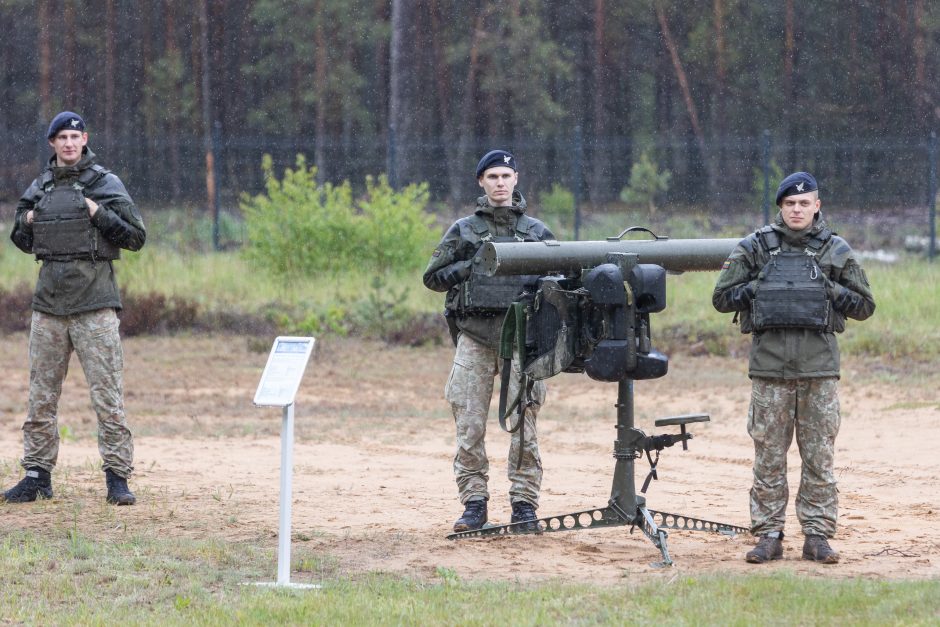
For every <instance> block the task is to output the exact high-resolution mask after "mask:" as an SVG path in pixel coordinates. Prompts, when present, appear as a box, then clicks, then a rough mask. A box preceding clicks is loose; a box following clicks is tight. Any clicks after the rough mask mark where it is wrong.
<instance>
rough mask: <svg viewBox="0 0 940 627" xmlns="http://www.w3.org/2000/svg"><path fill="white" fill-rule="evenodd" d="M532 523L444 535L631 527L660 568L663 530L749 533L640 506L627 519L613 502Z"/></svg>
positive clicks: (665, 550)
mask: <svg viewBox="0 0 940 627" xmlns="http://www.w3.org/2000/svg"><path fill="white" fill-rule="evenodd" d="M535 524H536V529H532V523H531V522H518V523H511V524H508V525H493V526H487V527H483V528H482V529H474V530H471V531H461V532H459V533H452V534H450V535H449V536H447V539H448V540H463V539H464V538H481V537H493V536H506V535H526V534H541V533H550V532H555V531H576V530H580V529H595V528H599V527H621V526H625V525H630V526H631V527H639V529H640V531H642V532H643V535H645V536H646V537H647V538H649V540H650V541H651V542H652V543H653V545H654V546H655V547H656V548H658V549H659V551H660V553H661V554H662V556H663V561H662V565H665V566H669V565H671V564H672V560H671V559H670V557H669V550H668V547H667V546H666V537H667V535H668V534H667V533H666V531H665V530H666V529H675V530H677V531H706V532H709V533H720V534H722V535H727V536H731V537H734V536H736V535H737V534H739V533H741V534H748V533H750V530H749V529H748V528H746V527H739V526H737V525H731V524H728V523H720V522H714V521H711V520H704V519H701V518H694V517H692V516H686V515H684V514H672V513H668V512H659V511H656V510H651V509H647V508H646V507H642V506H639V507H637V509H636V512H635V513H634V514H633V515H632V516H630V515H628V514H627V513H626V512H625V511H624V510H623V509H622V508H621V507H619V506H617V505H616V504H614V503H611V504H609V505H608V506H607V507H598V508H595V509H586V510H584V511H580V512H572V513H570V514H559V515H557V516H546V517H545V518H539V519H538V520H536V521H535ZM631 532H632V529H631Z"/></svg>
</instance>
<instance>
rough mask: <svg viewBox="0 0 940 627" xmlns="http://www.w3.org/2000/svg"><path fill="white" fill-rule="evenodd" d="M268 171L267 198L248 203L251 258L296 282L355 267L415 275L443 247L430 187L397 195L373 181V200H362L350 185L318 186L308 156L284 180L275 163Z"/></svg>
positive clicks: (369, 192) (244, 204) (369, 187)
mask: <svg viewBox="0 0 940 627" xmlns="http://www.w3.org/2000/svg"><path fill="white" fill-rule="evenodd" d="M261 167H262V170H263V171H264V174H265V179H266V184H265V188H266V192H265V193H264V194H259V195H257V196H255V197H249V196H247V195H245V196H243V197H242V201H241V208H242V211H243V213H244V216H245V226H246V230H247V233H248V242H247V243H246V246H245V248H244V254H245V255H246V256H247V258H248V259H249V260H250V261H252V262H254V263H256V264H257V265H258V266H259V267H261V268H264V269H266V270H268V271H270V272H271V273H272V274H274V275H275V276H278V277H280V278H281V279H284V280H286V281H288V282H289V281H290V279H291V278H292V277H297V276H300V275H302V274H311V273H318V272H329V273H335V272H337V271H340V270H343V269H347V268H350V267H353V266H356V267H360V268H364V269H366V270H370V271H374V272H377V273H384V272H389V271H399V270H407V269H414V268H415V267H417V266H419V265H420V264H421V263H423V261H424V259H425V258H426V255H427V251H429V250H430V249H431V248H433V246H434V244H435V242H436V240H437V233H435V231H434V229H432V228H431V225H432V224H433V217H432V216H430V215H428V214H427V213H425V211H424V209H425V207H426V205H427V203H428V197H429V195H428V188H427V184H424V183H422V184H420V185H409V186H408V187H405V188H404V189H402V190H400V191H395V190H393V189H392V188H391V187H390V186H389V184H388V179H387V178H386V177H385V176H380V177H379V178H378V179H373V178H372V177H367V179H366V194H365V196H364V197H363V198H361V199H358V200H356V199H354V198H353V193H352V187H351V186H350V184H349V181H344V182H343V183H342V184H340V185H333V184H332V183H325V184H323V185H320V184H318V183H317V180H316V176H317V170H316V167H314V166H310V167H308V166H307V164H306V160H305V158H304V157H303V155H298V156H297V161H296V168H294V169H291V168H287V169H286V170H285V171H284V176H283V178H282V179H280V180H278V179H277V177H276V176H275V174H274V167H273V163H272V160H271V157H270V155H265V157H264V159H263V161H262V166H261Z"/></svg>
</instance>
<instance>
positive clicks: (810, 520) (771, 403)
mask: <svg viewBox="0 0 940 627" xmlns="http://www.w3.org/2000/svg"><path fill="white" fill-rule="evenodd" d="M839 423H840V416H839V393H838V380H837V379H836V378H835V377H826V378H820V379H796V380H784V379H763V378H758V377H755V378H754V380H753V382H752V385H751V408H750V411H749V413H748V420H747V432H748V433H749V434H750V436H751V439H753V440H754V485H753V486H752V487H751V532H752V533H753V534H754V535H764V534H766V533H769V532H771V531H783V526H784V519H785V517H786V510H787V502H788V501H789V488H788V487H787V451H788V450H789V448H790V444H791V443H792V441H793V434H794V432H795V433H796V444H797V447H798V448H799V451H800V458H801V460H802V462H803V463H802V468H801V474H800V487H799V491H798V492H797V494H796V516H797V519H798V520H799V521H800V525H801V526H802V530H803V533H804V534H806V535H820V536H825V537H827V538H831V537H832V536H833V535H834V534H835V531H836V518H837V515H838V509H839V491H838V489H837V488H836V478H835V475H834V474H833V463H834V454H835V441H836V435H837V434H838V433H839Z"/></svg>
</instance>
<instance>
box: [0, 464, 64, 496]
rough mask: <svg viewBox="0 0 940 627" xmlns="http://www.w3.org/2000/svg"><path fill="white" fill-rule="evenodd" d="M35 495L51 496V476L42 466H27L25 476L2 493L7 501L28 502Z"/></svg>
mask: <svg viewBox="0 0 940 627" xmlns="http://www.w3.org/2000/svg"><path fill="white" fill-rule="evenodd" d="M37 497H42V498H44V499H51V498H52V476H51V475H50V474H49V471H48V470H43V469H42V468H36V467H33V468H27V469H26V476H25V477H23V478H22V479H21V480H20V482H19V483H17V484H16V485H15V486H13V487H12V488H10V489H9V490H7V491H6V492H4V493H3V500H4V501H6V502H7V503H29V502H30V501H35V500H36V498H37Z"/></svg>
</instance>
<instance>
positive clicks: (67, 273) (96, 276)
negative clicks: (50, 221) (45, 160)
mask: <svg viewBox="0 0 940 627" xmlns="http://www.w3.org/2000/svg"><path fill="white" fill-rule="evenodd" d="M94 164H95V154H94V153H93V152H91V151H90V150H88V148H87V147H86V148H85V149H84V150H83V151H82V159H81V161H79V162H78V163H77V164H75V165H74V166H69V167H57V166H56V165H55V156H53V157H52V158H51V159H50V160H49V165H48V166H46V169H47V170H51V171H52V176H53V183H54V185H71V184H72V183H74V182H76V181H77V180H78V177H79V175H80V174H81V172H82V171H83V170H85V169H86V168H89V167H91V166H92V165H94ZM45 171H46V170H43V173H45ZM41 178H42V173H41V174H40V176H39V177H37V178H36V180H34V181H33V182H32V184H30V186H29V187H28V188H27V189H26V191H25V192H24V193H23V195H22V197H20V200H19V203H18V204H17V205H16V215H15V217H14V219H13V231H12V233H11V234H10V239H11V240H13V243H14V244H16V247H17V248H19V249H20V250H22V251H23V252H26V253H32V252H33V227H32V225H31V224H27V223H26V213H27V212H28V211H30V210H31V209H33V208H35V207H36V205H37V204H38V203H39V200H40V199H41V198H42V197H43V195H44V194H45V192H44V191H43V189H42V188H41V187H40V183H39V181H40V179H41ZM83 193H84V195H85V196H86V197H88V198H90V199H92V200H93V201H95V202H96V203H98V210H97V211H96V212H95V215H94V216H92V218H91V223H92V224H93V225H94V226H95V227H96V228H97V229H98V230H99V231H100V232H101V235H102V236H103V237H104V238H106V239H107V240H108V241H110V242H111V243H112V244H114V245H115V246H118V247H119V248H124V249H126V250H140V249H141V247H143V245H144V241H145V240H146V238H147V232H146V229H145V228H144V222H143V219H142V218H141V217H140V213H139V212H138V210H137V207H136V206H135V205H134V201H133V200H132V199H131V197H130V195H129V194H128V193H127V190H126V189H125V188H124V184H123V183H122V182H121V179H119V178H118V177H117V176H116V175H114V174H112V173H110V172H109V173H107V174H105V175H104V176H102V177H101V178H99V179H98V180H97V181H95V182H94V183H92V184H91V185H90V186H88V187H86V188H85V189H84V190H83ZM105 308H114V309H120V308H121V297H120V294H119V293H118V287H117V281H116V280H115V276H114V266H113V264H112V262H111V261H105V260H100V259H98V260H91V259H72V260H68V261H54V260H50V259H47V260H44V261H43V262H42V267H41V268H40V269H39V279H38V280H37V281H36V290H35V292H34V293H33V310H34V311H40V312H42V313H48V314H52V315H56V316H67V315H72V314H77V313H83V312H86V311H94V310H96V309H105Z"/></svg>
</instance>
